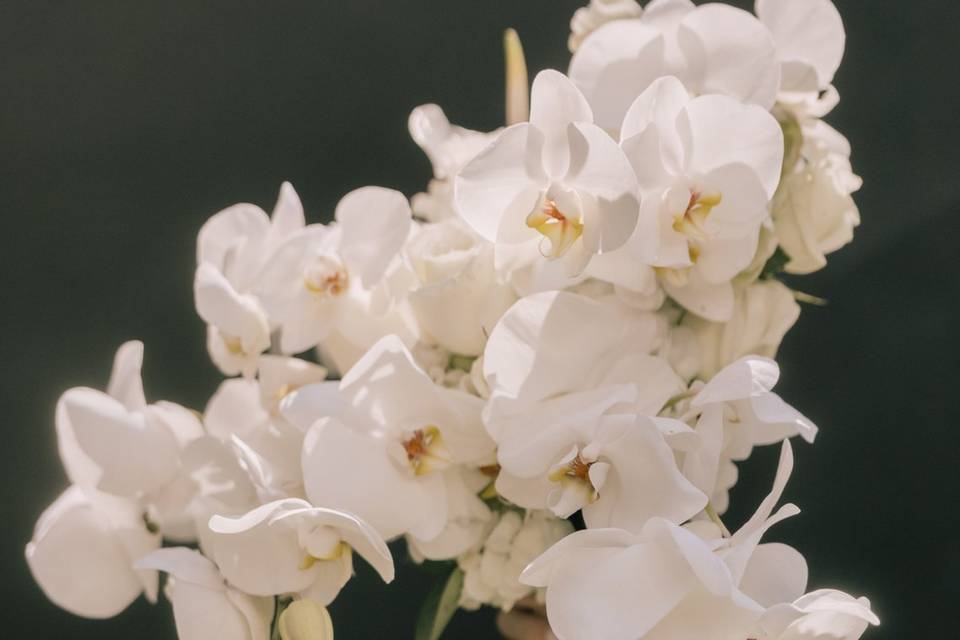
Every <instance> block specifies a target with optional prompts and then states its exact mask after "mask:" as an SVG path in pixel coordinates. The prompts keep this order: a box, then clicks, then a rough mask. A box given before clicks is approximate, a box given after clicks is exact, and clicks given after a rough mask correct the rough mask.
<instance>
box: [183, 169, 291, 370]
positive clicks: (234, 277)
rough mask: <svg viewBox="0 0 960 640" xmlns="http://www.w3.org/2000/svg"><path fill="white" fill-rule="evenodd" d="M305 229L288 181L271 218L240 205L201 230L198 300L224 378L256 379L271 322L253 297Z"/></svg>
mask: <svg viewBox="0 0 960 640" xmlns="http://www.w3.org/2000/svg"><path fill="white" fill-rule="evenodd" d="M303 225H304V218H303V205H302V204H301V203H300V198H299V197H298V196H297V193H296V191H294V190H293V187H292V186H291V185H290V183H288V182H284V183H283V185H282V186H281V187H280V195H279V196H278V198H277V204H276V206H275V207H274V209H273V216H272V218H268V217H267V214H266V213H264V211H263V210H262V209H261V208H260V207H257V206H255V205H252V204H237V205H234V206H232V207H229V208H227V209H224V210H223V211H221V212H219V213H217V214H215V215H214V216H213V217H211V218H210V219H209V220H208V221H207V222H206V224H204V225H203V228H201V229H200V233H199V235H198V236H197V273H196V277H195V279H194V298H195V300H196V305H197V312H198V313H199V315H200V317H201V318H203V320H204V321H205V322H206V323H207V349H208V351H209V352H210V356H211V358H212V359H213V361H214V364H216V365H217V367H219V368H220V370H221V371H223V373H224V374H226V375H237V374H239V373H242V374H243V375H245V376H247V377H251V376H253V374H254V372H255V371H256V368H257V358H258V357H259V355H260V354H261V353H262V352H263V351H265V350H266V349H267V348H268V347H269V346H270V326H269V322H268V318H267V316H266V313H265V311H264V309H263V307H262V306H261V305H260V302H259V301H258V300H257V298H256V297H255V296H254V295H252V293H253V291H254V289H255V287H256V285H257V282H258V280H259V277H260V270H261V269H262V268H263V266H264V264H265V263H266V261H267V259H268V258H269V256H270V255H271V254H272V253H273V251H274V250H276V248H277V247H278V246H279V245H280V244H281V243H283V242H284V241H285V240H287V239H288V238H289V237H291V236H292V235H293V234H295V233H297V232H298V231H299V230H301V229H302V228H303Z"/></svg>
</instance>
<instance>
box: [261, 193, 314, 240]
mask: <svg viewBox="0 0 960 640" xmlns="http://www.w3.org/2000/svg"><path fill="white" fill-rule="evenodd" d="M304 224H306V221H305V220H304V218H303V204H302V203H301V202H300V196H298V195H297V192H296V190H295V189H294V188H293V185H292V184H290V183H289V182H284V183H283V184H282V185H280V194H279V195H278V196H277V204H275V205H274V207H273V216H272V217H271V219H270V238H269V240H268V243H267V244H268V245H269V246H270V247H276V246H277V244H279V243H280V242H282V241H283V240H285V239H286V238H287V237H288V236H290V235H291V234H293V233H295V232H296V231H299V230H300V229H302V228H303V226H304Z"/></svg>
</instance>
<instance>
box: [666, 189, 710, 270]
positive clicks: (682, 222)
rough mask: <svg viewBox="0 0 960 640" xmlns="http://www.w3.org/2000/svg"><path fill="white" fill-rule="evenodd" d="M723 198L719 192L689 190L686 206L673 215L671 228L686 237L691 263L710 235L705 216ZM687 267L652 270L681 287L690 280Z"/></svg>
mask: <svg viewBox="0 0 960 640" xmlns="http://www.w3.org/2000/svg"><path fill="white" fill-rule="evenodd" d="M722 200H723V196H722V195H721V194H720V193H703V192H700V191H698V190H696V189H691V190H690V199H689V200H688V201H687V206H686V208H685V209H684V210H683V211H682V212H680V213H678V214H677V215H675V216H674V218H673V225H672V226H673V230H674V231H676V232H677V233H682V234H683V235H684V236H686V238H687V253H688V255H689V257H690V262H691V264H694V263H696V262H697V260H699V259H700V254H701V253H702V252H703V249H702V246H703V243H704V242H705V241H706V240H707V239H708V238H709V237H710V233H709V232H708V231H707V229H706V226H705V225H706V222H707V217H708V216H709V215H710V212H711V211H713V209H714V207H716V206H718V205H719V204H720V202H721V201H722ZM691 270H692V266H688V267H654V271H655V272H656V273H657V275H658V276H659V277H660V279H661V280H663V281H665V282H668V283H669V284H672V285H674V286H676V287H682V286H684V285H686V284H687V282H688V281H689V280H690V271H691Z"/></svg>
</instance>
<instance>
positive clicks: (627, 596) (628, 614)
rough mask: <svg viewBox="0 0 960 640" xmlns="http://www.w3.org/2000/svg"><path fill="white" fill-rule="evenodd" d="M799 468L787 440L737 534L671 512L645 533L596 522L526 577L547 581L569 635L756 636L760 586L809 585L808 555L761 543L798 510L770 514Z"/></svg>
mask: <svg viewBox="0 0 960 640" xmlns="http://www.w3.org/2000/svg"><path fill="white" fill-rule="evenodd" d="M791 468H792V456H791V454H790V453H789V444H788V443H785V444H784V455H783V456H782V457H781V464H780V467H779V468H778V471H777V479H776V480H775V482H774V488H773V490H772V491H771V494H770V495H769V496H767V498H766V499H765V500H764V501H763V503H762V504H761V506H760V508H759V509H758V510H757V512H756V513H755V514H754V516H753V517H752V518H751V519H750V521H748V523H747V524H746V525H744V527H743V528H742V529H741V530H740V531H738V532H737V533H736V534H734V536H733V537H731V538H728V539H719V532H717V534H718V535H717V536H716V537H715V538H714V537H712V536H707V537H703V536H702V535H700V533H701V532H702V531H703V530H706V528H704V527H698V526H688V527H680V526H678V525H676V524H674V523H672V522H670V521H668V520H665V519H663V518H652V519H650V520H649V521H648V522H647V523H646V524H645V525H644V527H643V529H642V530H641V531H640V532H639V533H630V532H627V531H623V530H621V529H587V530H584V531H578V532H576V533H574V534H572V535H570V536H568V537H566V538H564V539H563V540H561V541H560V542H559V543H557V544H556V545H554V546H553V547H552V548H550V549H549V550H548V551H547V552H546V553H544V554H543V555H542V556H540V557H539V558H537V559H536V560H534V561H533V562H532V563H531V564H530V565H529V566H528V567H527V568H526V569H525V570H524V572H523V574H522V575H521V577H520V580H521V582H523V583H524V584H529V585H531V586H535V587H545V588H546V589H547V597H546V602H547V615H548V618H549V621H550V626H551V628H552V629H553V632H554V633H555V634H556V635H557V637H558V638H559V639H560V640H580V639H581V638H582V639H587V638H589V639H590V640H619V639H622V640H632V639H634V638H644V640H674V639H676V638H717V639H721V638H723V639H725V638H741V637H742V638H746V637H750V636H749V633H750V631H751V630H752V629H754V628H755V626H756V624H757V623H758V621H759V620H760V619H761V616H762V615H763V613H764V611H765V607H764V605H762V604H761V603H760V602H758V601H757V600H756V599H755V596H756V595H760V596H763V597H766V598H774V599H776V598H777V597H778V596H783V595H786V596H788V597H795V596H793V595H792V594H794V593H795V592H796V591H797V590H798V589H799V592H800V593H802V591H803V588H804V587H805V585H806V564H805V563H803V562H802V557H801V558H800V562H799V563H798V562H797V560H796V557H797V556H798V555H799V554H796V552H795V551H793V550H792V549H790V548H789V547H786V545H759V540H760V537H761V536H762V535H763V533H764V532H765V531H766V530H767V529H768V528H769V527H770V526H772V525H773V524H775V523H776V522H779V521H780V520H782V519H784V518H786V517H789V516H791V515H794V514H796V513H797V512H798V511H799V510H798V509H797V508H796V507H794V506H793V505H785V506H784V507H782V508H781V509H780V510H779V511H778V512H777V513H776V514H773V515H771V513H772V510H773V507H774V506H775V504H776V502H777V501H778V500H779V498H780V495H781V493H782V491H783V486H784V484H785V483H786V478H787V476H789V473H790V469H791ZM707 524H709V523H707ZM767 547H772V548H773V549H774V550H773V551H772V552H769V551H767ZM784 549H789V551H784ZM761 550H763V551H761ZM777 563H781V564H779V565H778V564H777ZM776 568H779V569H780V570H781V572H782V574H778V573H777V571H776V570H775V569H776ZM754 589H757V590H758V591H759V594H755V593H754ZM774 594H776V595H774Z"/></svg>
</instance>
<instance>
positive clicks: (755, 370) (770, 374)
mask: <svg viewBox="0 0 960 640" xmlns="http://www.w3.org/2000/svg"><path fill="white" fill-rule="evenodd" d="M779 378H780V367H778V366H777V363H776V362H774V361H773V360H771V359H770V358H761V357H760V356H746V357H744V358H740V359H739V360H737V361H736V362H734V363H732V364H730V365H727V366H726V367H724V368H723V369H722V370H721V371H720V372H719V373H718V374H717V375H715V376H714V377H713V379H712V380H710V382H708V383H707V384H706V386H704V387H703V388H702V389H701V390H700V393H699V394H697V396H696V397H695V398H694V399H693V402H692V404H693V406H694V407H704V406H706V405H708V404H711V403H714V402H729V401H731V400H740V399H743V398H756V397H758V396H761V395H764V394H766V393H769V392H770V390H771V389H773V387H774V386H775V385H776V384H777V380H778V379H779Z"/></svg>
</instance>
